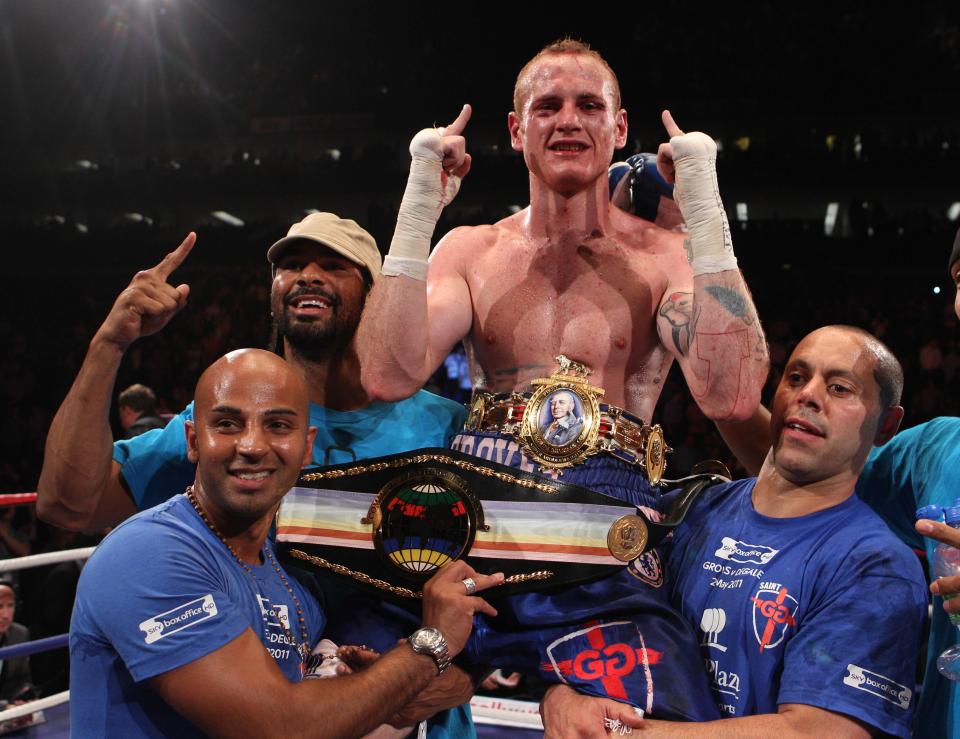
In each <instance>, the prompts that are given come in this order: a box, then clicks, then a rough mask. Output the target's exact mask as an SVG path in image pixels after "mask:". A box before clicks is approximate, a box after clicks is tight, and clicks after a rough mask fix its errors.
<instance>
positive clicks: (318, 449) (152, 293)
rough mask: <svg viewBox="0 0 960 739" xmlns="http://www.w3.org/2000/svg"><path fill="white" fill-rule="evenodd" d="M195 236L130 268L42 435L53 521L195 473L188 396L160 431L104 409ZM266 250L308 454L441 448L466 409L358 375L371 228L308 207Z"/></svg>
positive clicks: (138, 498)
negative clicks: (138, 428)
mask: <svg viewBox="0 0 960 739" xmlns="http://www.w3.org/2000/svg"><path fill="white" fill-rule="evenodd" d="M195 240H196V236H195V234H192V233H191V234H189V235H188V236H187V238H186V239H185V240H184V241H183V243H182V244H180V246H179V247H178V248H177V249H176V250H174V251H173V252H171V253H170V254H168V255H167V256H166V257H165V258H164V259H163V261H161V262H160V264H158V265H157V266H155V267H153V268H152V269H148V270H145V271H143V272H139V273H137V275H136V276H135V277H134V278H133V281H132V282H131V283H130V285H129V286H128V287H127V289H126V290H124V291H123V292H122V293H121V294H120V296H119V297H118V298H117V300H116V302H115V303H114V305H113V308H112V309H111V310H110V313H109V314H108V316H107V318H106V320H105V321H104V323H103V325H102V326H101V327H100V328H99V330H98V331H97V333H96V335H95V336H94V337H93V340H92V341H91V342H90V348H89V351H88V352H87V356H86V357H85V359H84V362H83V365H82V367H81V368H80V372H79V373H78V375H77V379H76V381H75V382H74V384H73V386H72V387H71V389H70V392H69V393H68V394H67V397H66V398H65V399H64V401H63V404H62V405H61V406H60V409H59V410H58V412H57V415H56V417H55V418H54V421H53V424H52V425H51V428H50V433H49V435H48V436H47V445H46V452H45V456H44V464H43V470H42V471H41V475H40V482H39V486H38V493H39V495H38V499H37V512H38V514H39V515H40V516H41V517H42V518H44V519H45V520H47V521H49V522H50V523H53V524H56V525H57V526H61V527H64V528H70V529H96V528H102V527H104V526H111V525H115V524H117V523H118V522H120V521H122V520H123V519H125V518H127V517H128V516H130V515H132V514H134V513H135V512H136V511H137V510H144V509H146V508H149V507H151V506H154V505H157V504H158V503H160V502H162V501H164V500H166V499H167V498H169V497H170V496H172V495H175V494H177V493H179V492H182V491H183V489H184V488H185V487H186V486H187V485H189V484H190V483H191V482H192V480H193V477H194V465H193V463H192V462H190V460H189V459H188V458H187V446H186V436H185V431H184V428H185V425H186V424H187V423H188V422H190V421H192V419H193V406H192V404H191V405H190V406H188V407H187V408H186V409H185V410H184V411H183V412H182V413H180V414H179V415H177V416H175V417H174V418H173V420H171V421H170V423H169V424H167V426H166V428H164V429H159V430H154V431H150V432H147V433H145V434H142V435H140V436H138V437H136V438H134V439H129V440H123V441H118V442H116V443H115V444H114V443H113V440H112V434H111V430H110V421H109V418H110V401H111V395H112V393H113V385H114V382H115V380H116V376H117V372H118V370H119V367H120V363H121V360H122V359H123V356H124V354H125V352H126V350H127V349H128V347H129V346H130V345H131V344H132V343H133V342H134V341H136V340H137V339H139V338H141V337H143V336H148V335H150V334H153V333H156V332H157V331H159V330H161V329H162V328H163V327H164V326H165V325H166V324H167V323H168V322H169V321H170V319H171V318H173V316H174V315H175V314H176V313H177V312H178V311H179V310H180V309H181V308H183V306H184V305H185V304H186V300H187V296H188V294H189V288H188V286H187V285H179V286H177V287H174V286H173V285H171V284H169V283H168V279H169V278H170V275H171V274H172V273H173V271H174V270H175V269H176V268H177V267H179V266H180V264H181V263H182V262H183V261H184V260H185V259H186V257H187V255H188V254H189V253H190V251H191V249H192V248H193V245H194V242H195ZM267 258H268V260H269V261H270V263H271V264H272V265H273V269H274V279H273V285H272V290H271V310H272V315H273V320H274V333H275V336H274V338H273V342H272V345H273V347H274V348H275V350H276V351H277V353H279V354H282V356H283V357H284V358H286V360H287V361H288V362H289V363H290V365H291V366H293V367H294V368H295V369H296V370H297V371H298V372H299V374H301V375H302V376H303V378H304V379H305V380H306V382H307V387H308V390H309V398H310V401H311V402H310V423H311V425H312V426H315V427H316V428H317V434H316V438H315V439H314V442H313V461H314V463H316V464H335V463H339V462H350V461H354V460H356V459H364V458H367V457H376V456H381V455H385V454H394V453H397V452H404V451H409V450H411V449H417V448H421V447H428V446H447V445H448V442H449V440H450V438H451V437H452V435H453V434H454V433H455V432H456V431H457V430H458V429H459V428H460V427H461V426H462V425H463V421H464V419H465V417H466V414H465V411H464V409H463V407H462V406H460V405H459V404H457V403H454V402H453V401H450V400H447V399H445V398H440V397H437V396H436V395H432V394H431V393H428V392H425V391H420V392H418V393H416V394H415V395H413V396H412V397H410V398H407V399H406V400H403V401H401V402H398V403H386V402H376V401H372V400H371V398H370V396H369V395H367V393H366V392H365V391H364V390H363V387H362V386H361V384H360V367H359V361H358V359H357V355H356V352H355V351H354V334H355V332H356V328H357V324H358V323H359V320H360V312H361V310H362V308H363V304H364V301H365V299H366V294H367V292H368V290H369V289H370V287H371V286H372V284H373V283H374V281H376V280H377V279H378V278H379V275H380V265H381V257H380V252H379V250H378V249H377V246H376V243H375V242H374V240H373V237H371V236H370V234H368V233H367V232H366V231H364V230H363V229H362V228H360V226H358V225H357V224H356V223H355V222H354V221H351V220H347V219H342V218H338V217H337V216H335V215H333V214H331V213H314V214H312V215H309V216H307V217H306V218H305V219H303V220H302V221H300V222H299V223H297V224H294V225H293V226H292V227H291V228H290V230H289V232H288V234H287V236H286V237H284V238H282V239H280V240H279V241H277V242H276V243H275V244H273V245H272V246H271V247H270V249H269V250H268V252H267ZM432 723H435V724H437V725H442V726H446V727H447V728H448V729H449V731H448V732H447V734H446V735H447V736H465V735H470V733H472V727H471V726H470V718H469V713H468V712H467V711H466V710H459V711H456V712H454V714H453V715H451V716H446V715H445V716H443V717H439V718H438V719H435V721H434V722H432ZM444 735H445V734H444V733H443V732H442V731H441V732H440V733H439V734H437V736H438V737H442V736H444Z"/></svg>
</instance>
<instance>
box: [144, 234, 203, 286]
mask: <svg viewBox="0 0 960 739" xmlns="http://www.w3.org/2000/svg"><path fill="white" fill-rule="evenodd" d="M195 243H197V235H196V234H195V233H194V232H193V231H191V232H190V233H188V234H187V238H185V239H184V240H183V241H181V242H180V246H178V247H177V248H176V249H174V250H173V251H172V252H170V253H169V254H167V256H165V257H164V258H163V259H162V260H161V262H160V264H158V265H157V266H156V267H154V268H153V271H154V272H155V273H156V274H157V275H158V276H159V277H160V278H161V279H163V280H166V279H167V278H168V277H169V276H170V275H171V274H173V271H174V270H175V269H176V268H177V267H179V266H180V265H181V264H183V260H184V259H186V258H187V254H189V253H190V250H191V249H193V245H194V244H195Z"/></svg>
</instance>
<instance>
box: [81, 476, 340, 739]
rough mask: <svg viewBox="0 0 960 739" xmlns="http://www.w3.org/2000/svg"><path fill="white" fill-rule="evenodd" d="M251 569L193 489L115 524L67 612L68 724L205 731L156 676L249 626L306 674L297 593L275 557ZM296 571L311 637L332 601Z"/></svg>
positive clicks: (145, 731)
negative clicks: (205, 516)
mask: <svg viewBox="0 0 960 739" xmlns="http://www.w3.org/2000/svg"><path fill="white" fill-rule="evenodd" d="M270 547H271V544H270V542H269V541H267V542H265V543H264V548H265V549H270ZM158 552H162V556H158V554H157V553H158ZM250 569H251V570H252V572H253V577H251V576H250V575H249V574H248V573H247V572H246V571H245V570H244V569H243V568H241V567H240V564H239V563H238V562H237V561H236V560H235V559H234V558H233V555H232V554H231V553H230V552H229V551H228V550H227V548H226V546H225V545H224V543H223V542H222V541H220V539H218V538H217V537H216V535H215V534H214V533H213V532H212V531H210V529H209V528H207V526H206V524H205V523H204V522H203V521H202V520H201V519H200V517H199V516H198V515H197V513H196V511H195V510H194V509H193V506H192V505H190V502H189V500H188V499H187V497H186V496H184V495H180V496H177V497H174V498H172V499H170V500H169V501H167V502H165V503H163V504H161V505H159V506H157V507H156V508H152V509H150V510H147V511H143V512H142V513H138V514H137V515H136V516H134V517H132V518H130V519H128V520H127V521H125V522H124V523H122V524H121V525H120V526H118V527H117V528H116V529H115V530H114V531H113V532H111V534H110V535H109V536H108V537H107V538H106V539H104V540H103V542H102V543H101V544H100V546H99V547H97V550H96V551H95V552H94V553H93V556H92V557H91V558H90V561H89V562H87V564H86V566H85V567H84V568H83V572H82V573H81V575H80V582H79V584H78V586H77V597H76V601H75V603H74V608H73V618H72V619H71V622H70V731H71V734H72V735H73V736H77V737H88V736H123V737H134V736H151V737H170V736H177V737H183V736H202V734H200V732H199V731H198V730H197V728H196V727H195V726H194V725H193V724H192V723H190V722H189V721H188V720H187V719H185V718H184V717H183V716H181V715H180V714H178V713H177V712H176V711H174V710H173V709H172V708H170V706H169V705H168V704H167V703H166V702H165V701H164V700H163V699H162V698H161V697H160V696H159V694H157V693H156V692H154V691H153V690H152V689H151V688H150V686H149V682H148V681H149V680H150V678H152V677H156V676H157V675H160V674H162V673H164V672H168V671H170V670H174V669H176V668H178V667H182V666H183V665H186V664H189V663H191V662H195V661H196V660H198V659H200V658H202V657H205V656H206V655H208V654H210V653H212V652H214V651H216V650H217V649H220V648H221V647H223V646H225V645H226V644H227V643H229V642H231V641H233V640H234V639H236V638H237V637H238V636H240V634H241V633H243V631H244V630H245V629H248V628H249V629H253V632H254V633H255V634H256V635H257V636H258V637H259V638H260V640H261V641H262V642H263V644H264V647H265V648H266V649H267V650H268V651H269V652H270V654H271V655H272V656H273V658H274V660H276V662H277V666H278V667H279V668H280V669H281V671H282V672H283V673H284V674H285V675H286V676H287V677H288V678H289V679H290V680H291V681H294V682H298V681H299V680H300V679H301V672H300V669H301V668H300V665H301V660H300V656H299V654H298V653H297V651H296V647H295V646H293V645H291V644H290V643H289V641H290V640H289V638H288V636H287V634H286V632H287V631H289V632H290V633H291V634H292V635H293V637H294V639H295V640H296V641H297V642H298V643H299V641H300V640H301V638H302V635H301V632H300V628H299V625H298V619H297V611H296V604H295V603H294V601H293V598H291V597H290V593H289V591H288V590H287V588H286V586H285V585H284V584H283V582H282V581H281V579H280V577H279V576H278V575H277V573H276V572H275V570H274V568H273V566H272V564H271V563H270V562H269V561H265V563H264V564H262V565H251V566H250ZM287 582H288V583H289V584H290V586H291V587H292V588H293V589H294V592H295V593H296V596H297V599H298V600H299V601H300V604H301V607H302V609H303V612H304V618H305V619H306V623H307V626H308V641H309V643H310V646H311V647H312V646H313V645H314V644H315V643H316V642H317V641H318V640H319V638H320V634H321V632H322V631H323V627H324V625H325V620H324V615H323V612H322V611H321V610H320V607H319V605H318V604H317V602H316V600H314V598H313V597H312V596H310V595H309V594H308V593H307V592H306V590H304V588H303V587H302V586H301V585H300V584H299V583H298V582H297V581H296V580H295V579H293V578H291V577H289V576H287ZM285 626H286V629H285V628H284V627H285Z"/></svg>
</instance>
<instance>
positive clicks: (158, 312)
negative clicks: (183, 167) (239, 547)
mask: <svg viewBox="0 0 960 739" xmlns="http://www.w3.org/2000/svg"><path fill="white" fill-rule="evenodd" d="M195 241H196V234H193V233H191V234H189V235H188V236H187V238H185V239H184V240H183V242H182V243H181V244H180V246H178V247H177V248H176V249H175V250H174V251H172V252H170V253H169V254H167V256H166V257H164V259H163V261H161V262H160V264H158V265H157V266H155V267H153V268H152V269H148V270H144V271H142V272H138V273H137V274H136V275H135V276H134V278H133V281H132V282H131V283H130V285H129V286H128V287H127V288H126V289H125V290H124V291H123V292H122V293H120V295H119V297H118V298H117V300H116V302H115V303H114V304H113V308H111V309H110V313H109V314H108V315H107V318H106V320H105V321H104V322H103V325H101V326H100V328H99V329H98V330H97V333H96V334H95V335H94V337H93V339H92V340H91V342H90V348H89V349H88V351H87V355H86V357H85V358H84V360H83V364H82V365H81V367H80V372H79V373H78V374H77V378H76V380H74V383H73V385H72V386H71V388H70V391H69V392H68V393H67V397H66V398H64V401H63V403H62V404H61V405H60V408H59V410H57V414H56V416H55V417H54V419H53V423H52V424H51V426H50V432H49V433H48V434H47V443H46V447H45V450H44V456H43V468H42V469H41V471H40V482H39V484H38V486H37V492H38V496H37V515H39V516H40V518H42V519H43V520H45V521H48V522H49V523H52V524H54V525H56V526H60V527H62V528H66V529H74V530H83V529H96V528H102V527H104V526H110V525H113V524H116V523H118V522H119V521H122V520H123V519H124V518H126V517H128V516H130V515H131V514H133V513H135V512H136V508H135V506H134V504H133V501H132V500H131V499H130V496H129V495H127V492H126V491H125V490H124V488H123V485H122V483H121V481H120V465H118V464H117V463H116V462H114V461H113V457H112V452H113V435H112V433H111V430H110V404H111V402H112V398H113V390H114V384H115V383H116V379H117V372H118V370H119V368H120V362H121V361H122V360H123V355H124V354H125V352H126V350H127V348H128V347H129V346H130V344H132V343H133V342H134V341H135V340H136V339H138V338H140V337H141V336H148V335H150V334H152V333H156V332H157V331H159V330H160V329H161V328H163V327H164V326H165V325H166V324H167V322H169V320H170V319H171V318H173V316H174V315H175V314H176V313H177V312H178V311H179V310H180V309H181V308H183V306H184V305H186V302H187V296H188V294H189V292H190V288H189V287H188V286H187V285H179V286H177V287H173V286H172V285H170V284H168V283H167V279H168V278H169V276H170V274H171V273H172V272H173V271H174V270H175V269H176V268H177V267H179V266H180V264H181V263H182V262H183V260H184V259H186V257H187V255H188V254H189V253H190V250H191V249H192V248H193V245H194V243H195Z"/></svg>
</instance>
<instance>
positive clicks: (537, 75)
mask: <svg viewBox="0 0 960 739" xmlns="http://www.w3.org/2000/svg"><path fill="white" fill-rule="evenodd" d="M521 91H522V95H521V101H522V105H521V110H519V111H517V112H512V113H510V115H509V117H508V126H509V128H510V139H511V143H512V145H513V148H514V149H515V150H517V151H521V152H523V158H524V160H525V161H526V163H527V167H528V168H529V170H530V172H531V173H532V174H533V175H534V176H535V177H537V178H539V179H540V180H543V181H544V182H545V183H546V184H547V186H548V187H549V188H550V189H552V190H555V191H557V192H561V193H563V194H568V193H570V194H572V193H574V192H577V191H578V190H581V189H583V188H584V187H586V186H587V185H589V184H590V183H592V182H593V181H595V180H596V179H597V178H598V177H600V176H604V177H605V176H606V172H607V167H608V166H609V165H610V161H611V159H612V158H613V152H614V150H615V149H618V148H620V147H622V146H623V145H624V144H625V143H626V138H627V113H626V111H625V110H623V109H618V108H617V105H616V98H615V93H614V85H613V79H612V78H611V76H610V73H609V72H607V70H606V69H604V67H603V65H602V64H600V62H598V61H597V60H596V59H593V58H592V57H589V56H584V55H580V54H551V55H548V56H545V57H544V58H543V59H541V60H540V61H539V62H537V63H536V64H535V65H534V66H532V67H531V68H530V69H529V70H528V72H527V74H526V76H525V77H524V79H523V82H522V85H521Z"/></svg>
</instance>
